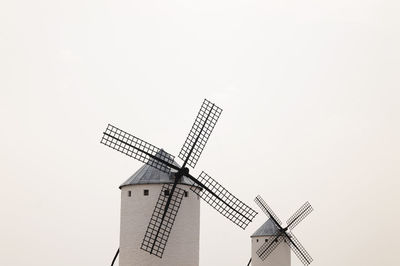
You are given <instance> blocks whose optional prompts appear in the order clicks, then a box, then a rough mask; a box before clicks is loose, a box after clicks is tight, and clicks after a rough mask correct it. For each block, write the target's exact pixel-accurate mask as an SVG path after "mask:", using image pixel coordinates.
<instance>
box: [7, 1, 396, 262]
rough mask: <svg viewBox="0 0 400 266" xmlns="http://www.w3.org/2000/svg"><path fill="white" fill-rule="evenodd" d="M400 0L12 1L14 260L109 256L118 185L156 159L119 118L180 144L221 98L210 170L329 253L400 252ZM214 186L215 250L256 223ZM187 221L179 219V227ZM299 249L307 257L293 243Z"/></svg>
mask: <svg viewBox="0 0 400 266" xmlns="http://www.w3.org/2000/svg"><path fill="white" fill-rule="evenodd" d="M399 12H400V4H399V2H398V1H382V0H380V1H378V0H376V1H371V0H367V1H365V0H364V1H348V0H346V1H345V0H338V1H312V0H306V1H291V0H281V1H255V0H240V1H238V0H233V1H222V0H217V1H215V0H214V1H209V0H203V1H188V0H184V1H183V0H181V1H172V0H165V1H153V0H149V1H93V0H80V1H75V0H72V1H54V0H52V1H50V0H47V1H45V0H44V1H2V2H0V119H1V120H0V121H1V130H0V145H1V146H0V162H1V164H0V165H1V167H0V171H1V172H0V177H1V186H0V210H1V219H0V264H1V265H10V266H11V265H12V266H26V265H32V266H35V265H40V266H56V265H57V266H71V265H74V266H78V265H82V266H101V265H109V264H110V261H111V259H112V256H113V255H114V252H115V250H116V248H117V247H118V238H119V207H120V206H119V204H120V198H119V197H120V195H119V189H118V186H119V185H120V184H121V183H122V182H123V181H125V179H127V178H128V177H129V176H130V175H131V174H132V173H133V172H134V171H136V169H138V168H139V167H140V165H141V163H139V162H137V161H135V160H133V159H132V158H129V157H127V156H124V155H122V154H120V153H118V152H115V151H113V150H111V149H109V148H107V147H105V146H103V145H101V144H100V143H99V141H100V138H101V135H102V131H103V130H104V129H105V127H106V125H107V123H112V124H114V125H116V126H118V127H120V128H122V129H124V130H126V131H128V132H131V133H132V134H134V135H136V136H138V137H141V138H144V139H145V140H147V141H149V142H151V143H152V144H154V145H156V146H158V147H163V148H164V149H166V150H167V151H168V152H170V153H172V154H175V155H177V154H178V153H179V149H180V148H181V145H182V144H183V142H184V140H185V138H186V135H187V133H188V131H189V129H190V127H191V124H192V122H193V120H194V118H195V115H196V114H197V111H198V109H199V107H200V105H201V103H202V101H203V98H208V99H209V100H211V101H213V102H215V103H217V104H218V105H219V106H220V107H222V108H223V109H224V111H223V113H222V116H221V118H220V121H219V122H218V124H217V126H216V128H215V130H214V132H213V134H212V136H211V138H210V140H209V142H208V144H207V147H206V149H205V151H204V153H203V154H202V157H201V158H200V161H199V163H198V165H197V167H196V169H195V170H194V171H192V173H194V174H195V175H197V174H199V173H200V172H201V170H205V171H206V172H207V173H208V174H210V175H211V176H212V177H214V178H215V179H217V180H218V181H219V182H221V183H222V184H223V185H224V186H226V187H227V188H228V189H229V190H230V191H231V192H233V193H234V194H235V195H237V196H238V197H239V198H240V199H242V200H243V201H245V202H246V203H248V204H251V206H253V207H254V208H256V209H257V210H258V208H257V207H256V206H255V204H254V203H253V198H254V197H255V196H256V195H257V194H260V195H261V196H262V197H263V198H264V199H265V200H266V201H267V202H268V203H269V205H270V206H271V207H272V208H273V209H274V210H275V212H276V213H277V214H278V215H279V216H280V217H281V219H282V220H284V221H285V220H286V219H287V218H289V217H290V215H291V214H292V213H293V212H294V211H295V210H297V208H298V207H300V206H301V205H302V204H303V203H304V202H305V201H306V200H308V201H310V203H311V204H312V205H313V207H314V209H315V211H314V212H313V213H312V214H311V215H310V216H309V217H307V218H306V220H304V221H303V222H302V223H301V224H300V225H299V226H298V227H297V228H296V229H295V231H294V233H295V234H296V235H297V237H298V238H299V240H300V241H301V242H302V243H303V245H304V246H305V247H306V249H307V250H308V251H309V253H310V254H311V255H312V256H313V258H314V262H313V265H321V266H337V265H346V266H347V265H352V266H353V265H354V266H359V265H363V266H376V265H385V266H392V265H393V266H396V265H399V263H400V262H399V261H400V255H399V253H398V247H399V244H398V239H399V237H400V235H399V230H398V223H399V220H398V219H399V218H400V208H399V200H400V196H399V193H398V190H399V183H400V182H399V174H400V166H399V163H400V154H399V148H400V141H399V133H400V126H399V114H400V107H399V105H398V101H399V96H400V92H399V85H400V82H399V71H400V63H399V60H400V49H399V47H400V18H399ZM264 221H265V216H264V214H259V215H258V216H257V217H256V219H255V221H254V222H253V223H252V224H251V225H250V226H249V227H248V229H247V230H245V231H243V230H241V229H239V228H238V227H236V226H235V225H233V224H232V223H230V222H229V221H228V220H227V219H225V218H223V217H222V216H220V215H219V214H218V213H217V212H216V211H214V210H213V209H212V208H210V207H209V206H208V205H206V204H204V203H203V204H202V209H201V243H200V261H201V262H200V263H201V266H216V265H232V266H234V265H245V264H246V263H247V261H248V259H249V256H250V238H249V236H250V235H251V234H252V233H253V232H254V231H255V230H256V229H257V228H258V227H259V226H260V225H261V224H262V223H263V222H264ZM176 230H178V229H176ZM293 262H294V263H293V265H301V264H300V262H299V261H298V260H297V258H295V256H293Z"/></svg>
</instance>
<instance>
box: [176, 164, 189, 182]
mask: <svg viewBox="0 0 400 266" xmlns="http://www.w3.org/2000/svg"><path fill="white" fill-rule="evenodd" d="M188 174H189V169H188V168H187V167H182V168H181V169H179V171H178V172H177V173H176V174H175V177H176V178H178V179H181V178H182V176H184V175H188Z"/></svg>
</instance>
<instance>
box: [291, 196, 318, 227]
mask: <svg viewBox="0 0 400 266" xmlns="http://www.w3.org/2000/svg"><path fill="white" fill-rule="evenodd" d="M312 211H313V208H312V207H311V204H310V203H309V202H308V201H307V202H306V203H304V204H303V206H301V207H300V209H299V210H297V211H296V212H295V213H294V214H293V215H292V216H291V217H290V218H289V219H288V221H287V224H288V225H287V227H288V228H290V229H293V228H295V227H296V226H297V225H298V224H299V223H300V222H301V221H302V220H304V218H306V217H307V215H309V214H310V213H311V212H312Z"/></svg>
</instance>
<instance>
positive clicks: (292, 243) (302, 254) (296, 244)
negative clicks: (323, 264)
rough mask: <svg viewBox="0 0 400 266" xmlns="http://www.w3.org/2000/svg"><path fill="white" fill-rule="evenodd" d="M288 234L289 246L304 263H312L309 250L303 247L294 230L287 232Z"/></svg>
mask: <svg viewBox="0 0 400 266" xmlns="http://www.w3.org/2000/svg"><path fill="white" fill-rule="evenodd" d="M286 234H287V235H288V241H286V242H287V243H288V245H289V247H290V248H291V249H292V250H293V252H294V253H295V254H296V256H297V257H298V258H299V259H300V261H301V262H302V263H303V264H304V265H310V264H311V262H312V261H313V259H312V258H311V256H310V254H308V252H307V250H306V249H305V248H304V247H303V245H302V244H301V243H300V241H299V240H297V238H296V237H295V236H294V234H293V233H292V232H288V233H286Z"/></svg>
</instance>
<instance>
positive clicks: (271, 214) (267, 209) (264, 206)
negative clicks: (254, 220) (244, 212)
mask: <svg viewBox="0 0 400 266" xmlns="http://www.w3.org/2000/svg"><path fill="white" fill-rule="evenodd" d="M254 201H255V202H256V204H257V205H258V207H260V209H261V210H262V211H263V212H264V213H265V215H267V217H268V218H271V219H272V220H273V221H274V222H275V223H276V224H277V225H278V227H279V228H281V229H282V227H281V225H282V222H281V220H280V219H279V218H278V216H277V215H276V214H275V213H274V211H273V210H272V209H271V208H270V207H269V206H268V204H267V203H266V202H265V200H263V198H261V196H260V195H257V197H256V198H255V199H254Z"/></svg>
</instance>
